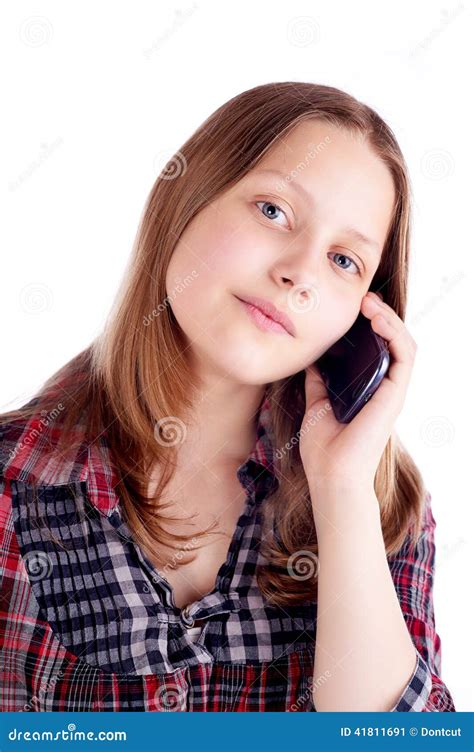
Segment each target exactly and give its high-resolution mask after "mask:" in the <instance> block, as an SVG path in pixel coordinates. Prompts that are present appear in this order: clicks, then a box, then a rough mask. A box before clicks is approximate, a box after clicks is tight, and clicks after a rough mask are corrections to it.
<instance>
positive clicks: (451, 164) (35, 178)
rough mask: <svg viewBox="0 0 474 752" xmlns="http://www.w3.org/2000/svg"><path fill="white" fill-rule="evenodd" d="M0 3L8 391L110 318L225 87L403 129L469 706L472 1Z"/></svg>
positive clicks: (428, 405)
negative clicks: (334, 106) (282, 94)
mask: <svg viewBox="0 0 474 752" xmlns="http://www.w3.org/2000/svg"><path fill="white" fill-rule="evenodd" d="M1 15H2V18H1V23H0V51H1V56H2V60H1V64H2V71H3V77H2V78H3V87H2V88H3V116H2V119H1V130H2V138H1V140H0V150H1V165H2V170H1V175H2V179H1V182H0V191H1V206H2V212H1V214H2V222H1V230H0V231H1V248H2V286H1V296H0V302H1V315H2V318H1V320H2V324H3V326H2V331H3V335H2V368H1V376H0V378H1V384H0V410H6V409H7V408H8V409H10V408H12V407H16V406H18V405H21V404H23V403H24V402H25V401H26V400H27V398H28V397H29V396H30V395H32V393H33V392H34V391H35V390H36V389H37V388H38V387H40V386H41V384H42V383H43V382H44V380H45V379H46V378H47V377H48V376H49V375H51V374H52V373H53V372H54V371H55V370H56V369H57V368H59V367H60V366H61V365H62V364H63V363H65V362H66V361H67V360H69V359H70V358H71V357H72V356H73V355H75V354H76V353H78V352H79V351H80V350H82V349H83V348H84V347H86V346H87V345H88V344H89V343H90V341H91V340H92V339H93V338H94V337H95V336H96V334H97V333H98V332H99V331H100V329H101V327H102V324H103V322H104V320H105V316H106V314H107V312H108V310H109V307H110V305H111V303H112V301H113V297H114V295H115V293H116V291H117V287H118V285H119V282H120V280H121V276H122V274H123V272H124V269H125V264H126V262H127V260H128V256H129V253H130V251H131V246H132V242H133V239H134V237H135V232H136V228H137V224H138V219H139V216H140V213H141V210H142V207H143V204H144V202H145V199H146V196H147V194H148V192H149V190H150V188H151V185H152V184H153V182H154V180H155V178H156V176H157V174H158V173H159V171H160V170H161V169H162V167H164V165H165V164H166V162H167V160H168V159H169V158H170V157H171V156H172V154H173V153H174V151H175V150H177V149H179V148H180V146H181V145H182V143H184V141H185V140H186V139H187V138H188V137H189V136H190V135H191V133H192V132H193V131H194V130H195V129H196V128H197V127H198V126H199V125H200V123H201V122H202V121H203V120H204V119H205V118H206V117H207V116H208V115H209V114H210V113H211V112H213V111H214V110H215V109H216V108H217V107H218V106H220V105H221V104H222V103H223V102H225V101H227V100H228V99H230V98H231V97H232V96H234V95H235V94H237V93H239V92H241V91H244V90H245V89H248V88H251V87H253V86H256V85H258V84H262V83H268V82H272V81H285V80H307V81H313V82H317V83H323V84H329V85H332V86H336V87H339V88H342V89H344V90H346V91H348V92H349V93H351V94H353V95H354V96H356V97H357V98H359V99H361V100H362V101H363V102H366V103H367V104H369V105H371V106H372V107H374V108H375V109H376V110H377V111H378V112H379V113H380V115H381V116H382V117H383V118H385V119H386V121H387V122H388V124H389V125H390V126H391V127H392V128H393V130H394V132H395V134H396V136H397V139H398V141H399V143H400V145H401V148H402V150H403V152H404V154H405V157H406V160H407V162H408V166H409V171H410V175H411V181H412V185H413V191H414V194H415V207H414V220H415V222H414V232H413V244H412V271H411V279H410V296H409V306H408V314H407V318H406V324H407V326H408V327H409V329H410V331H411V333H412V335H413V337H414V338H415V340H416V342H417V344H418V353H417V359H416V364H415V369H414V372H413V376H412V381H411V383H410V388H409V392H408V396H407V400H406V402H405V407H404V410H403V413H402V415H401V416H400V417H399V420H398V422H397V430H398V432H399V434H400V436H401V438H402V441H403V442H404V443H405V445H406V446H407V448H408V450H409V451H410V453H411V454H412V456H413V457H414V459H415V461H416V463H417V464H418V465H419V467H420V468H421V470H422V472H423V475H424V477H425V480H426V483H427V486H428V488H429V490H430V492H431V494H432V499H433V501H432V504H433V511H434V515H435V518H436V520H437V523H438V525H437V533H436V534H437V570H436V577H435V590H434V597H435V614H436V625H437V629H438V632H439V634H440V636H441V641H442V650H443V665H442V676H443V679H444V681H445V682H446V684H447V686H448V687H449V688H450V690H451V692H452V694H453V697H454V701H455V705H456V709H457V710H458V711H463V710H473V693H472V688H471V685H472V678H471V677H472V675H473V667H472V662H471V655H472V651H471V641H470V639H469V634H471V635H472V596H471V597H469V596H468V593H471V594H472V591H473V585H472V571H473V570H472V533H471V531H472V512H471V509H472V502H473V493H472V484H471V473H472V466H473V460H472V459H471V453H472V449H473V444H472V434H471V431H470V429H469V419H471V423H472V410H470V409H469V408H470V405H471V386H472V368H471V367H470V366H471V362H472V358H471V357H470V356H471V354H472V331H470V325H471V327H472V316H471V310H472V297H473V293H472V264H473V260H472V254H473V245H472V230H471V221H472V214H473V201H474V196H473V190H472V180H471V178H472V118H471V117H470V113H469V112H468V100H469V98H470V99H471V104H472V93H471V92H472V82H471V79H470V80H469V81H468V74H467V68H468V66H470V67H471V70H472V60H471V59H469V57H468V48H469V46H470V44H471V40H472V34H473V28H472V12H471V9H470V7H469V6H468V4H467V3H464V4H463V3H462V2H457V0H454V2H447V3H446V4H442V5H440V4H438V3H436V2H427V1H426V0H425V2H418V3H412V2H407V1H406V0H403V2H400V0H399V1H398V2H396V3H391V4H387V3H378V2H361V0H359V2H357V3H351V2H340V1H339V2H332V3H318V2H303V1H302V0H292V2H280V3H278V2H273V3H268V2H258V1H257V0H253V1H252V2H249V1H248V0H246V1H242V0H240V2H239V3H238V4H231V3H228V2H212V1H210V0H199V1H196V2H194V0H188V1H187V2H167V3H165V2H160V3H156V2H145V1H144V0H141V2H140V3H132V2H116V1H115V2H107V1H105V0H102V2H100V3H97V2H91V1H90V0H87V1H86V2H84V0H83V1H82V2H81V3H71V2H68V3H64V2H36V3H33V2H31V3H30V2H16V3H11V4H10V7H8V8H6V6H5V5H3V6H2V11H1ZM468 223H469V224H468ZM470 450H471V451H470ZM469 600H470V601H471V602H469Z"/></svg>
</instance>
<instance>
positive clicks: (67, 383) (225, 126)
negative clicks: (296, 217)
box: [0, 81, 426, 605]
mask: <svg viewBox="0 0 474 752" xmlns="http://www.w3.org/2000/svg"><path fill="white" fill-rule="evenodd" d="M308 119H317V120H320V121H325V122H328V123H330V124H332V125H335V126H337V127H341V128H345V129H348V130H350V131H352V132H354V133H358V134H361V135H362V136H363V137H364V138H365V139H366V142H367V144H368V145H369V146H370V147H371V148H372V150H373V151H374V153H376V154H378V155H379V157H380V158H381V159H382V160H383V161H384V163H385V164H386V165H387V167H388V169H389V170H390V172H391V175H392V178H393V181H394V185H395V195H396V206H395V209H394V213H393V220H392V223H391V227H390V229H389V233H388V236H387V240H386V244H385V247H384V249H383V253H382V257H381V261H380V265H379V267H378V269H377V272H376V274H375V276H374V279H373V281H372V284H371V286H370V289H371V290H377V291H379V290H380V291H382V293H383V297H384V300H385V301H386V302H387V303H388V304H389V305H390V306H391V307H392V308H393V309H394V310H395V311H396V313H397V314H398V315H399V316H400V318H401V319H404V316H405V309H406V295H407V275H408V261H409V242H410V237H409V236H410V211H411V210H410V187H409V179H408V174H407V169H406V165H405V162H404V159H403V156H402V154H401V151H400V148H399V146H398V144H397V141H396V139H395V137H394V135H393V133H392V131H391V130H390V128H389V127H388V126H387V125H386V123H385V122H384V121H383V120H382V119H381V117H379V115H377V113H376V112H374V110H372V109H371V108H370V107H368V106H367V105H365V104H363V103H361V102H359V101H358V100H357V99H355V98H354V97H352V96H350V95H349V94H347V93H345V92H343V91H341V90H339V89H336V88H333V87H331V86H322V85H317V84H313V83H304V82H295V81H288V82H278V83H271V84H266V85H262V86H256V87H255V88H252V89H250V90H248V91H244V92H243V93H241V94H238V95H237V96H235V97H233V98H232V99H230V100H229V101H228V102H226V103H225V104H223V105H222V106H221V107H219V108H218V109H217V110H216V111H215V112H214V113H213V114H212V115H211V116H210V117H208V119H207V120H206V121H205V122H204V123H203V124H202V125H201V126H200V127H199V128H198V129H197V131H196V132H195V133H194V134H193V135H192V136H191V137H190V138H189V139H188V140H187V141H186V143H185V144H184V145H183V146H182V147H181V148H180V149H179V151H177V152H176V153H175V154H174V155H173V156H172V157H171V159H170V160H169V161H168V163H167V165H166V167H165V168H164V170H163V171H162V172H161V174H160V175H159V176H158V178H157V179H156V181H155V183H154V185H153V187H152V189H151V191H150V194H149V196H148V198H147V201H146V204H145V207H144V211H143V214H142V217H141V218H140V224H139V228H138V232H137V236H136V239H135V243H134V248H133V252H132V256H131V260H130V263H129V267H128V269H127V271H126V274H125V275H124V279H123V282H122V286H121V289H120V290H119V293H118V295H117V298H116V301H115V304H114V306H113V308H112V311H111V312H110V315H109V318H108V320H107V322H106V325H105V326H104V329H103V331H102V332H101V333H100V335H99V336H98V337H97V338H96V339H95V340H94V341H93V342H92V343H91V344H90V345H89V346H88V347H87V348H86V349H85V350H83V351H82V352H81V353H79V354H78V355H76V356H75V357H74V358H73V359H72V360H70V361H69V362H68V363H66V364H65V365H64V366H63V367H62V368H61V369H60V370H59V371H57V372H56V373H55V374H54V375H53V376H51V377H50V378H49V379H48V380H47V381H46V382H45V384H44V385H43V386H42V387H41V389H40V390H39V391H38V393H37V394H36V396H35V398H34V399H33V400H32V401H30V402H29V403H28V404H27V405H25V406H23V407H22V408H19V409H17V410H13V411H10V412H7V413H4V414H3V415H2V416H0V421H1V423H5V422H8V421H11V420H17V419H25V418H29V417H34V415H37V414H39V413H40V411H41V410H45V411H47V412H50V411H51V410H54V407H55V405H56V404H57V401H58V399H60V400H61V402H62V403H63V404H64V405H65V409H63V410H61V412H60V413H59V414H58V415H57V417H56V418H55V422H56V423H57V424H58V425H59V424H60V425H61V442H63V443H64V445H66V446H67V445H68V444H69V445H70V442H71V437H73V435H74V426H75V425H76V424H77V423H78V422H79V421H85V425H86V426H87V432H86V436H87V441H88V442H89V443H94V442H98V441H99V440H100V439H101V437H104V436H105V437H106V440H107V445H108V447H109V448H110V451H111V456H112V458H113V463H114V467H115V469H116V471H117V477H118V478H119V482H118V485H117V487H116V492H117V494H118V495H119V497H120V500H121V511H122V514H123V516H124V517H125V519H126V521H127V523H128V525H129V527H130V529H131V531H132V533H133V535H134V538H135V540H136V541H137V542H138V543H139V545H141V546H142V547H143V550H144V551H145V553H148V554H149V555H150V556H152V557H153V558H154V559H155V561H156V559H157V556H156V547H157V544H158V545H159V544H161V545H165V546H167V547H168V546H169V547H170V548H172V549H173V548H174V549H176V548H178V549H182V547H183V546H184V544H187V543H188V542H189V540H190V536H185V535H173V534H170V533H169V532H167V531H166V530H165V529H164V527H163V525H162V522H163V520H164V519H165V517H164V516H163V511H164V508H165V506H167V505H164V504H163V503H161V502H160V499H161V498H162V496H163V492H164V490H165V488H166V486H167V485H168V483H169V481H170V480H171V478H172V477H173V475H174V472H175V468H176V454H177V447H176V446H174V445H171V446H165V445H164V444H165V442H161V441H157V439H156V436H157V434H156V430H157V428H156V427H157V425H160V421H161V420H164V422H166V419H168V418H169V416H173V419H179V420H183V422H186V419H187V415H189V412H190V411H192V407H193V392H194V388H195V387H197V384H196V382H195V378H194V377H193V373H192V371H191V369H190V367H189V363H188V360H187V357H186V352H185V350H186V344H185V339H184V336H183V332H182V331H181V330H180V327H179V325H178V323H177V321H176V319H175V317H174V315H173V312H172V309H171V307H170V305H169V299H168V297H167V293H166V288H165V275H166V271H167V267H168V264H169V261H170V258H171V256H172V254H173V250H174V247H175V245H176V243H177V241H178V239H179V238H180V236H181V234H182V233H183V231H184V229H185V228H186V226H187V225H188V223H189V222H190V221H191V220H192V219H193V217H195V216H196V214H198V212H199V211H200V210H201V209H202V208H203V207H205V206H207V205H208V204H209V203H210V202H211V201H213V200H214V199H216V198H217V197H218V196H219V194H220V193H221V192H223V191H225V190H226V189H228V188H230V187H231V186H232V185H233V184H234V183H236V182H237V181H239V180H241V179H242V178H243V177H244V176H245V175H246V173H247V172H248V171H249V170H251V169H252V168H253V167H255V165H256V164H257V162H258V161H259V160H260V158H261V157H262V156H263V155H264V154H265V152H266V151H267V150H268V149H269V148H270V147H271V146H272V144H274V143H275V142H276V141H277V140H278V139H279V138H281V136H282V135H283V134H285V133H288V131H289V130H290V129H292V128H294V127H295V126H296V125H297V124H299V123H301V122H302V121H303V120H308ZM157 306H158V309H157ZM150 324H151V325H150ZM266 397H268V399H269V402H270V416H271V423H272V427H273V435H274V441H275V444H276V447H284V446H285V445H287V444H288V442H290V440H291V439H292V437H295V436H296V435H299V434H298V431H299V429H300V428H301V423H302V420H303V415H304V372H299V373H297V374H295V375H292V376H289V377H287V378H285V379H281V380H280V381H277V382H273V383H272V384H270V385H269V386H268V387H267V391H266ZM159 430H160V431H161V429H159ZM152 467H154V468H156V467H158V468H160V477H159V482H158V486H157V488H156V491H155V493H154V495H153V498H151V497H149V496H148V492H147V489H148V487H149V481H150V470H151V468H152ZM275 467H276V471H277V476H278V481H279V482H278V484H276V488H275V489H274V490H273V492H272V493H271V495H270V496H269V498H268V501H266V503H265V504H264V505H263V506H262V510H263V514H264V516H265V519H266V523H265V522H264V525H263V529H268V530H271V529H273V530H274V531H275V532H276V533H277V534H276V535H270V536H269V535H267V534H265V536H263V537H262V541H261V546H260V552H261V554H262V556H263V557H264V559H265V563H264V564H261V565H259V566H258V568H257V580H258V585H259V588H260V590H261V592H262V594H263V595H264V597H266V598H268V599H269V600H271V601H272V602H273V603H275V604H280V605H291V604H297V603H300V602H303V601H305V600H307V599H310V600H312V599H314V592H315V583H316V581H317V573H316V572H315V574H314V577H310V578H295V577H294V576H292V572H291V571H290V568H289V566H288V561H289V558H290V557H293V558H292V561H294V555H295V554H296V555H297V554H298V552H301V551H304V552H308V551H309V552H310V555H314V556H315V557H316V556H317V552H318V543H317V536H316V530H315V525H314V519H313V512H312V506H311V499H310V495H309V488H308V484H307V480H306V476H305V473H304V470H303V466H302V463H301V458H300V454H299V450H298V445H296V446H295V447H294V449H293V450H292V451H291V452H286V453H283V455H282V456H281V458H280V459H279V460H278V461H277V462H276V463H275ZM374 489H375V492H376V495H377V498H378V500H379V504H380V510H381V522H382V530H383V536H384V541H385V547H386V553H387V555H390V554H394V553H396V552H397V551H398V550H399V548H400V546H401V544H402V542H403V541H404V539H405V537H406V535H407V533H408V532H410V534H411V525H412V524H413V531H414V535H413V544H414V543H415V542H416V540H417V538H418V536H419V534H420V530H421V519H422V512H423V500H424V497H425V494H426V489H425V488H424V484H423V480H422V477H421V474H420V472H419V470H418V469H417V467H416V465H415V464H414V462H413V460H412V459H411V457H410V456H409V454H408V453H407V452H406V450H405V449H404V447H403V446H402V444H401V442H400V441H399V439H398V438H397V437H396V435H395V434H392V437H391V438H390V440H389V442H388V443H387V446H386V447H385V450H384V453H383V456H382V458H381V461H380V464H379V466H378V469H377V472H376V476H375V484H374ZM270 515H271V517H272V525H271V526H270V527H269V526H268V520H269V519H270ZM166 519H167V520H169V519H173V518H170V517H169V516H168V515H167V516H166ZM273 525H276V527H273ZM209 532H213V531H209V530H204V531H201V532H200V533H197V534H194V538H195V539H198V538H200V537H201V536H205V535H208V534H209ZM175 544H178V545H177V546H175ZM194 558H195V555H194V556H193V555H191V557H190V558H189V557H188V558H187V559H182V561H183V563H187V562H189V561H190V560H194Z"/></svg>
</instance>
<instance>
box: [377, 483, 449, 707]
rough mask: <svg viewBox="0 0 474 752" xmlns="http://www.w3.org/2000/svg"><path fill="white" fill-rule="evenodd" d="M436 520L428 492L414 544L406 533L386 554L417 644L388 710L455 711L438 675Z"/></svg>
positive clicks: (413, 639) (439, 671) (439, 670)
mask: <svg viewBox="0 0 474 752" xmlns="http://www.w3.org/2000/svg"><path fill="white" fill-rule="evenodd" d="M435 527H436V521H435V519H434V517H433V512H432V509H431V494H430V493H427V494H426V498H425V506H424V512H423V526H422V531H421V535H420V538H419V539H418V542H417V543H416V544H415V546H413V541H412V539H411V537H410V536H409V535H407V538H406V539H405V541H404V543H403V545H402V548H401V549H400V551H399V552H398V553H396V554H394V555H392V556H389V557H388V558H387V561H388V564H389V567H390V572H391V575H392V579H393V582H394V585H395V589H396V591H397V596H398V600H399V602H400V606H401V609H402V612H403V616H404V619H405V622H406V625H407V627H408V630H409V632H410V635H411V638H412V641H413V644H414V646H415V648H416V653H417V656H416V665H415V669H414V671H413V674H412V676H411V678H410V681H409V682H408V684H407V686H406V687H405V689H404V690H403V692H402V694H401V696H400V697H399V699H398V700H397V702H396V704H395V705H394V707H393V708H391V712H407V711H421V712H455V710H456V709H455V707H454V702H453V698H452V696H451V694H450V692H449V690H448V688H447V687H446V685H445V684H444V682H443V681H442V679H441V640H440V637H439V635H438V634H437V632H436V625H435V615H434V604H433V580H434V571H435V552H436V547H435V538H434V531H435Z"/></svg>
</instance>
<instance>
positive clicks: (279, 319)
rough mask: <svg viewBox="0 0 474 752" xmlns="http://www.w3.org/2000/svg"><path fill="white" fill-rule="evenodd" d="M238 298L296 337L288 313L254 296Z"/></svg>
mask: <svg viewBox="0 0 474 752" xmlns="http://www.w3.org/2000/svg"><path fill="white" fill-rule="evenodd" d="M236 297H237V298H239V300H241V301H242V302H244V303H248V304H249V305H251V306H255V308H258V309H259V310H260V311H261V312H262V313H263V314H264V315H265V316H268V318H270V319H272V320H273V321H275V322H276V323H277V324H280V325H281V326H283V327H284V328H285V329H286V331H287V332H288V334H290V335H291V336H292V337H294V336H295V335H296V331H295V327H294V326H293V322H292V321H291V319H290V318H289V316H287V315H286V313H283V311H280V310H279V309H278V308H277V307H276V306H274V305H273V303H271V302H270V301H269V300H265V299H264V298H257V297H255V296H253V295H236Z"/></svg>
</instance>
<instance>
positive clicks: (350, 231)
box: [253, 169, 380, 253]
mask: <svg viewBox="0 0 474 752" xmlns="http://www.w3.org/2000/svg"><path fill="white" fill-rule="evenodd" d="M253 174H254V175H276V176H277V177H279V178H286V175H285V173H284V172H281V171H280V170H271V169H262V170H258V171H255V172H254V173H253ZM285 185H288V186H289V187H290V188H292V189H293V190H294V191H296V193H299V194H300V195H301V196H302V198H303V199H304V200H305V201H306V203H307V204H309V205H310V206H312V207H313V208H314V207H315V203H314V198H313V197H312V196H311V194H310V193H309V192H308V191H307V190H306V188H303V186H302V185H301V184H300V183H297V182H296V181H294V180H292V181H291V182H290V181H286V180H285ZM341 232H342V233H344V234H345V235H350V236H352V237H353V238H354V240H356V241H357V242H359V243H364V245H366V246H368V247H369V248H370V249H371V250H372V251H374V252H375V253H378V252H379V250H380V248H379V244H378V243H377V242H376V241H375V240H371V239H370V238H368V237H367V235H364V234H363V233H362V232H360V230H356V228H355V227H343V228H342V230H341Z"/></svg>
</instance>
